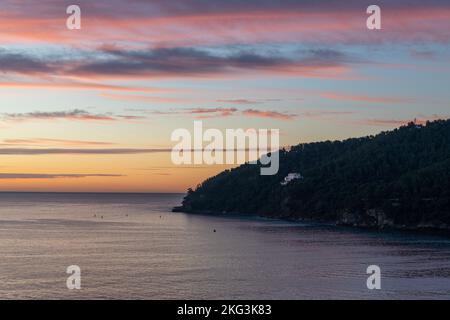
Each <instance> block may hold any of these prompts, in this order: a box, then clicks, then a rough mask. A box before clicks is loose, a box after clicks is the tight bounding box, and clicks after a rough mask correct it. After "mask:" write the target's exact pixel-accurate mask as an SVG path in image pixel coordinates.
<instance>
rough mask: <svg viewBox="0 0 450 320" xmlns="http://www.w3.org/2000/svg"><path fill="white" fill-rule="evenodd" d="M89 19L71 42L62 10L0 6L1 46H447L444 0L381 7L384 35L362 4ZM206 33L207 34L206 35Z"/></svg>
mask: <svg viewBox="0 0 450 320" xmlns="http://www.w3.org/2000/svg"><path fill="white" fill-rule="evenodd" d="M78 4H79V5H80V6H81V7H82V10H83V12H88V13H89V18H88V19H84V20H83V28H86V30H89V32H87V33H84V34H83V37H82V39H81V37H77V36H68V33H67V30H65V28H64V27H63V23H64V20H63V19H61V12H62V11H61V3H60V2H59V3H58V2H57V1H54V0H42V1H39V4H37V3H36V4H34V3H31V4H27V6H26V9H24V7H23V6H21V5H19V4H18V3H17V1H15V0H3V1H2V12H1V13H0V30H2V31H1V32H0V41H1V42H2V43H8V42H13V43H23V42H26V41H28V42H41V43H42V42H44V43H45V42H47V43H63V44H67V43H69V44H72V45H79V43H80V40H81V41H82V42H83V44H86V43H88V44H93V43H98V39H102V40H104V39H108V40H110V41H111V42H112V43H119V42H125V43H126V42H129V40H130V39H135V41H137V42H140V43H149V44H152V45H154V46H156V45H159V46H166V47H167V46H193V45H221V44H237V43H246V44H249V43H261V42H294V41H298V42H303V43H305V42H316V43H317V42H320V43H322V44H324V43H346V44H348V43H358V44H360V43H374V42H379V41H384V42H391V43H396V42H397V43H398V42H402V43H405V42H423V41H432V42H433V41H434V42H437V41H439V42H447V43H448V41H449V40H450V35H449V33H448V32H447V30H448V29H449V17H450V8H449V7H450V5H449V3H448V1H444V0H429V1H418V0H409V1H408V0H396V1H392V0H379V1H377V5H379V6H380V7H381V8H382V12H383V32H381V33H372V34H368V33H367V29H366V27H365V18H366V12H365V10H366V8H367V7H368V6H369V5H370V4H372V3H371V2H370V1H361V0H347V1H338V0H328V1H317V0H316V1H312V0H303V1H298V0H280V1H266V0H246V1H223V0H209V1H204V0H173V1H161V0H156V1H123V0H109V1H83V0H80V1H78ZM205 30H207V32H205Z"/></svg>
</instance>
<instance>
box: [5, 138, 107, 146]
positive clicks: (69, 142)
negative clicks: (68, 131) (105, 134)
mask: <svg viewBox="0 0 450 320" xmlns="http://www.w3.org/2000/svg"><path fill="white" fill-rule="evenodd" d="M114 144H115V143H113V142H103V141H85V140H65V139H48V138H32V139H6V140H3V145H10V146H14V145H64V146H108V145H114Z"/></svg>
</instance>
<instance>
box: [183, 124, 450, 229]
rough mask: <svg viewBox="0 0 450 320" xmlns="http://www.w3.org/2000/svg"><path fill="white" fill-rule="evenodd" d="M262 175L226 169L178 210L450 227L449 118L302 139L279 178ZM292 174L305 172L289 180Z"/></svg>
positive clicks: (245, 168)
mask: <svg viewBox="0 0 450 320" xmlns="http://www.w3.org/2000/svg"><path fill="white" fill-rule="evenodd" d="M259 172H260V171H259V166H258V165H248V164H245V165H242V166H240V167H238V168H236V169H233V170H226V171H224V172H222V173H220V174H219V175H217V176H215V177H212V178H210V179H208V180H206V181H204V182H203V183H202V184H201V185H199V186H198V187H197V188H196V190H195V191H194V190H189V191H188V194H187V196H186V197H185V199H184V201H183V204H182V206H181V207H179V208H177V210H179V211H185V212H202V213H244V214H255V215H260V216H267V217H276V218H284V219H308V220H315V221H327V222H335V223H337V224H342V225H352V226H359V227H375V228H387V227H394V228H403V229H421V228H433V229H447V230H450V228H449V226H450V121H448V120H447V121H444V120H439V121H435V122H430V123H427V125H426V126H416V125H414V124H410V125H408V126H404V127H401V128H399V129H396V130H394V131H391V132H383V133H380V134H379V135H377V136H370V137H364V138H358V139H348V140H345V141H334V142H331V141H326V142H320V143H310V144H301V145H298V146H295V147H292V148H291V150H290V151H285V150H280V170H279V172H278V174H277V175H274V176H261V175H260V174H259ZM289 173H299V174H300V175H296V177H298V178H296V179H293V180H290V181H289V182H288V183H284V182H285V181H286V179H285V178H286V177H287V176H288V175H289ZM291 176H293V175H291ZM288 180H289V179H288Z"/></svg>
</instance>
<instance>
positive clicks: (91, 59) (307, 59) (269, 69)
mask: <svg viewBox="0 0 450 320" xmlns="http://www.w3.org/2000/svg"><path fill="white" fill-rule="evenodd" d="M351 62H358V61H357V59H354V58H350V57H347V56H346V55H345V54H344V53H341V52H338V51H334V50H324V49H322V50H316V49H315V50H307V51H303V52H301V53H299V54H297V55H294V56H288V55H285V54H282V53H280V52H273V51H272V52H268V53H264V54H262V53H259V52H255V51H254V50H247V51H239V52H234V51H233V50H230V49H225V52H224V53H220V54H219V53H213V52H211V51H207V50H205V49H198V48H183V47H172V48H154V49H145V50H144V49H142V50H124V49H120V48H115V47H114V48H109V47H107V48H105V47H102V48H99V49H97V50H94V51H92V52H91V53H90V54H89V55H88V56H86V57H84V56H83V57H78V56H77V55H74V56H68V57H65V56H63V55H61V56H58V55H55V54H54V55H51V56H49V55H47V56H45V55H41V56H40V57H39V58H36V57H34V56H33V55H32V54H31V53H10V52H7V51H5V50H0V71H1V72H3V73H5V74H13V75H16V74H19V75H25V76H30V75H33V76H36V75H37V76H43V75H45V78H49V77H50V78H51V77H54V78H56V81H54V82H48V81H42V79H39V81H38V82H37V84H35V83H34V82H31V83H29V82H28V83H27V82H25V83H24V84H23V85H24V86H31V87H33V85H35V86H39V84H40V85H41V86H46V87H50V88H51V87H52V84H53V85H54V87H55V88H58V87H70V86H73V88H78V89H101V88H102V85H101V84H95V83H91V84H90V83H87V82H80V83H77V82H76V81H73V80H68V79H72V78H78V79H82V78H84V79H89V80H91V79H93V78H97V79H99V78H104V79H122V78H133V79H139V78H143V77H153V78H156V77H176V78H179V77H199V76H209V77H211V76H219V75H225V74H233V73H235V72H240V73H242V72H243V71H247V72H265V73H280V74H288V75H299V76H305V77H327V78H328V77H335V76H337V75H339V74H342V73H345V72H347V71H348V70H349V69H350V68H349V66H348V65H349V64H350V63H351ZM21 82H23V79H22V80H20V81H17V84H16V82H14V81H13V82H11V81H10V82H4V83H1V85H2V86H14V85H17V86H20V83H21ZM108 88H112V89H124V88H123V87H120V86H111V85H109V86H108V85H104V89H108ZM125 89H126V88H125ZM130 89H131V90H133V89H139V88H130ZM142 89H147V88H142ZM147 90H152V89H151V88H148V89H147ZM154 90H159V91H162V90H163V89H157V88H155V89H154ZM122 98H123V97H122Z"/></svg>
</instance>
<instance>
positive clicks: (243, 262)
mask: <svg viewBox="0 0 450 320" xmlns="http://www.w3.org/2000/svg"><path fill="white" fill-rule="evenodd" d="M181 198H182V195H168V194H166V195H164V194H14V193H12V194H7V193H5V194H0V298H2V299H14V298H19V299H44V298H46V299H60V298H67V299H322V298H323V299H338V298H343V299H356V298H363V299H389V298H398V299H411V298H424V299H449V298H450V241H449V240H448V239H445V238H440V237H432V236H418V235H413V234H402V233H377V232H367V231H356V230H352V229H345V228H334V227H324V226H314V225H306V224H300V223H288V222H283V221H273V220H264V219H251V218H248V219H246V218H223V217H210V216H199V215H186V214H182V213H171V212H170V209H171V208H172V207H173V206H174V205H178V204H179V203H180V201H181ZM214 229H215V230H216V232H214ZM372 264H376V265H378V266H380V268H381V272H382V279H381V281H382V289H381V290H368V289H367V287H366V279H367V275H366V268H367V266H368V265H372ZM70 265H78V266H80V268H81V270H82V278H81V279H82V283H81V285H82V289H81V290H68V289H67V287H66V279H67V276H68V275H67V274H66V268H67V267H68V266H70Z"/></svg>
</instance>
